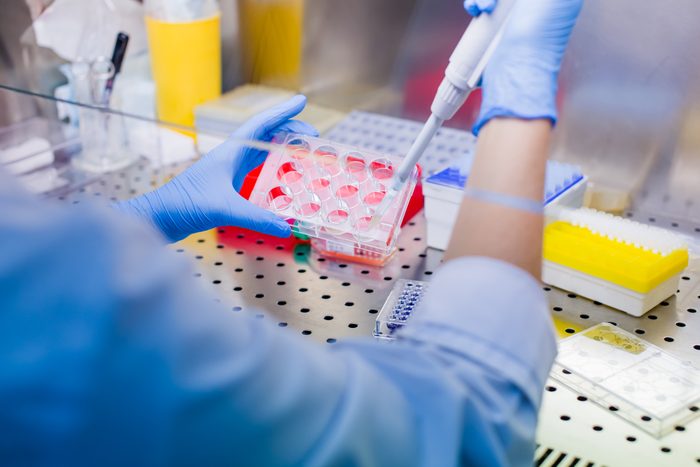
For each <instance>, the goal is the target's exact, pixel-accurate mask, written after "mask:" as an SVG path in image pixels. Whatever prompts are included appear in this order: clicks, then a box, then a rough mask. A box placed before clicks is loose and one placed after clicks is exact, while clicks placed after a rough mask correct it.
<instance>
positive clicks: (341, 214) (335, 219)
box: [328, 209, 348, 224]
mask: <svg viewBox="0 0 700 467" xmlns="http://www.w3.org/2000/svg"><path fill="white" fill-rule="evenodd" d="M346 220H348V212H347V211H344V210H343V209H336V210H335V211H331V212H330V213H329V214H328V222H330V223H331V224H342V223H343V222H345V221H346Z"/></svg>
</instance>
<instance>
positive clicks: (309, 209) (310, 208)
mask: <svg viewBox="0 0 700 467" xmlns="http://www.w3.org/2000/svg"><path fill="white" fill-rule="evenodd" d="M320 210H321V205H320V204H318V203H314V202H311V203H304V204H302V205H301V206H299V213H300V214H301V215H302V216H304V217H311V216H313V215H314V214H316V213H317V212H318V211H320Z"/></svg>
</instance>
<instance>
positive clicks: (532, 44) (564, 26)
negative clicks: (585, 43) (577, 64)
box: [464, 0, 582, 134]
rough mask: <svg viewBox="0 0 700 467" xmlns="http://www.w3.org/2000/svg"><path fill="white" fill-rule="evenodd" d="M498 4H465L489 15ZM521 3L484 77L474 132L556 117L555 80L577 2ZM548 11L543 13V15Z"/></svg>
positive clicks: (497, 0)
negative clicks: (500, 121)
mask: <svg viewBox="0 0 700 467" xmlns="http://www.w3.org/2000/svg"><path fill="white" fill-rule="evenodd" d="M501 3H502V0H466V1H465V2H464V7H465V8H466V10H467V12H469V14H471V15H481V13H490V12H491V11H494V8H495V9H497V8H499V7H500V5H501ZM536 3H537V5H532V4H531V2H528V1H526V0H520V1H519V2H518V4H517V5H515V6H514V7H513V11H512V15H513V16H517V21H512V23H513V24H512V25H511V26H509V27H507V28H505V29H504V33H503V35H502V37H501V39H500V43H499V44H498V47H496V49H495V51H494V53H493V55H492V56H491V59H490V60H489V62H488V65H487V66H486V68H485V70H484V73H483V77H482V88H483V101H482V104H481V113H480V115H479V118H478V120H477V122H476V124H475V125H474V129H473V131H474V134H478V133H479V131H480V130H481V128H482V127H483V126H484V125H485V124H486V123H487V122H488V121H489V120H491V119H492V118H497V117H516V118H520V119H525V120H534V119H539V118H544V119H549V120H550V121H552V123H554V122H556V119H557V108H556V95H557V80H558V77H559V69H560V67H561V62H562V58H563V56H564V50H565V49H566V45H567V44H568V41H569V34H570V33H571V30H572V28H573V26H574V23H575V22H576V18H577V17H578V13H579V10H580V9H581V5H582V2H581V0H550V1H546V2H542V1H538V2H536ZM542 11H547V12H548V14H547V15H542V14H541V12H542Z"/></svg>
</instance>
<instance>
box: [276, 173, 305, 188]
mask: <svg viewBox="0 0 700 467" xmlns="http://www.w3.org/2000/svg"><path fill="white" fill-rule="evenodd" d="M301 177H302V175H301V174H300V173H299V172H287V173H286V174H284V175H282V177H280V180H281V181H282V182H284V183H286V184H287V185H291V184H293V183H296V182H298V181H299V180H301Z"/></svg>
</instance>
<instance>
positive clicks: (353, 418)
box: [0, 0, 581, 466]
mask: <svg viewBox="0 0 700 467" xmlns="http://www.w3.org/2000/svg"><path fill="white" fill-rule="evenodd" d="M494 2H495V0H468V2H467V5H466V6H467V9H468V11H470V12H471V13H472V14H475V15H476V14H480V13H481V12H482V11H484V10H487V11H488V10H489V9H490V8H492V7H493V4H494ZM580 6H581V0H522V1H521V2H519V3H518V5H517V6H516V7H515V8H516V11H515V12H514V13H513V20H512V22H511V23H510V24H509V26H508V28H507V31H506V32H505V35H504V37H503V41H502V43H501V45H500V46H499V48H498V50H497V52H496V54H495V55H494V57H493V60H492V61H491V62H490V65H489V67H488V69H487V70H486V72H485V75H484V77H483V88H484V101H483V108H482V113H481V116H480V118H479V121H478V122H477V125H476V127H475V131H476V132H478V133H479V136H480V137H479V142H478V147H477V157H476V162H475V165H474V167H473V172H472V175H471V177H470V182H469V183H470V185H469V189H471V190H472V191H474V190H478V191H479V193H482V194H483V193H488V194H489V196H488V197H487V198H488V201H485V199H486V198H484V197H469V196H467V197H465V199H464V203H463V205H462V209H461V211H460V215H459V220H458V223H457V228H456V231H455V235H454V238H453V239H452V241H451V244H450V246H449V248H448V250H447V252H446V256H445V258H446V260H447V261H446V262H445V264H444V265H443V266H442V267H441V268H440V270H439V271H438V272H437V273H436V274H435V276H434V279H433V281H432V286H431V288H430V290H429V292H428V294H427V296H426V298H425V300H424V304H423V309H422V311H421V313H420V314H419V315H418V316H416V319H415V320H414V321H412V322H411V325H410V326H408V327H406V328H405V329H404V330H403V331H402V332H400V333H399V335H398V340H397V341H396V343H395V344H393V345H381V344H379V343H376V342H373V341H371V339H369V338H368V339H364V340H362V339H360V340H353V341H347V342H343V343H339V344H336V345H333V346H321V345H316V344H314V343H311V342H309V341H307V340H304V339H302V338H301V337H300V336H297V335H296V334H294V333H291V332H289V331H285V330H283V329H279V328H277V327H272V326H270V324H269V323H266V321H265V320H255V319H248V318H247V317H243V316H240V315H237V314H234V313H230V312H228V311H227V310H225V309H222V308H221V307H220V306H218V305H217V304H216V303H215V301H214V300H213V299H212V297H210V296H208V295H207V293H205V292H204V291H203V290H200V288H199V287H198V285H197V283H196V282H193V281H191V279H190V278H191V273H190V266H189V265H188V263H187V262H186V261H185V260H184V259H182V258H181V257H179V256H178V255H174V254H172V253H171V252H170V251H169V250H167V249H166V248H162V243H163V238H165V239H167V240H169V241H176V240H178V239H181V238H183V237H185V236H187V235H188V234H191V233H193V232H197V231H201V230H204V229H209V228H211V227H215V226H218V225H238V226H243V227H247V228H252V229H256V230H259V231H261V232H265V233H269V234H274V235H279V236H286V235H289V226H288V225H287V224H286V223H285V222H283V221H281V220H279V219H278V218H276V217H275V216H273V215H272V214H270V213H268V212H266V211H263V210H260V209H258V208H256V207H254V206H252V205H251V204H249V203H248V202H247V201H245V200H244V199H242V198H241V197H240V196H238V193H237V190H238V189H239V188H240V186H241V183H242V180H243V178H244V176H245V174H246V173H247V172H248V171H249V170H250V169H251V168H252V167H254V166H255V165H257V164H258V163H259V162H260V161H261V160H262V158H263V157H264V154H263V153H261V152H258V151H255V150H250V149H242V148H240V147H239V146H236V143H235V142H233V140H231V141H228V142H226V143H224V144H223V145H221V146H219V147H218V148H216V149H215V150H213V151H212V152H211V153H210V154H208V155H206V156H205V157H204V158H203V159H201V160H200V161H199V162H197V163H195V164H194V165H193V166H192V167H191V168H189V169H188V170H187V171H185V172H184V173H182V174H181V175H179V176H178V177H176V178H175V179H174V180H172V181H171V182H170V183H168V184H166V185H164V186H163V187H161V188H159V189H157V190H156V191H154V192H152V193H149V194H146V195H144V196H141V197H139V198H136V199H134V200H131V201H128V202H124V203H121V204H118V205H117V206H116V210H115V209H111V210H110V209H108V208H105V207H100V206H87V205H85V206H84V205H78V206H71V207H67V206H62V205H59V204H55V203H52V202H50V201H42V200H39V199H37V198H35V197H33V196H30V195H29V194H27V193H26V192H24V191H23V190H22V189H21V188H20V187H19V186H18V185H17V183H16V181H15V180H13V178H12V177H11V176H9V175H8V174H7V173H4V172H1V173H0V212H2V214H3V215H2V216H1V217H0V427H2V436H0V463H1V464H2V465H61V466H63V465H71V466H75V465H91V466H97V465H100V466H104V465H171V464H182V465H265V466H275V465H388V466H399V465H400V466H410V465H436V466H449V465H458V464H463V465H523V466H524V465H531V463H532V458H533V452H534V433H535V428H536V422H537V412H538V408H539V405H540V401H541V393H542V388H543V385H544V382H545V379H546V378H547V375H548V372H549V369H550V365H551V363H552V361H553V358H554V356H555V352H556V346H555V338H554V333H553V328H552V324H551V322H550V317H549V314H548V311H547V305H546V300H545V297H544V296H543V292H542V290H541V287H540V284H539V282H538V280H537V277H538V275H539V264H540V258H541V251H540V250H539V245H540V243H541V236H542V217H541V215H540V214H538V213H537V212H535V211H536V208H535V209H534V210H533V209H531V208H532V207H533V206H535V207H536V206H541V202H540V200H541V196H542V192H543V189H542V185H543V174H544V167H545V160H546V156H547V144H548V140H549V135H550V133H551V128H552V124H553V122H554V121H555V118H556V109H555V103H554V97H555V93H556V81H557V75H558V70H559V64H560V62H561V58H562V55H563V53H564V49H565V47H566V44H567V42H568V38H569V35H570V31H571V29H572V27H573V25H574V23H575V20H576V17H577V15H578V12H579V9H580ZM304 103H305V100H304V98H303V97H296V98H293V99H291V100H290V101H289V102H287V103H285V104H283V105H281V106H279V107H276V108H274V109H271V110H269V111H267V112H265V113H263V114H261V115H259V116H257V117H255V118H253V119H252V120H251V121H249V122H248V123H246V124H245V125H244V126H243V127H242V128H241V129H240V130H238V131H237V132H236V134H235V135H234V136H235V137H236V139H240V138H253V139H261V140H267V139H269V138H270V137H271V135H273V134H274V133H276V132H278V131H282V130H292V131H297V132H303V133H308V134H314V130H313V128H310V127H309V126H308V125H305V124H303V123H301V122H297V121H295V120H292V118H293V117H294V116H295V115H296V114H298V113H299V112H300V111H301V110H302V108H303V106H304ZM468 192H469V191H468ZM115 211H118V212H115ZM144 220H145V221H146V222H144ZM467 225H468V226H469V232H470V233H469V235H468V236H466V235H465V234H464V233H465V232H466V231H467V228H466V226H467ZM154 227H155V228H154ZM503 284H506V286H505V287H504V286H503Z"/></svg>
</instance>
